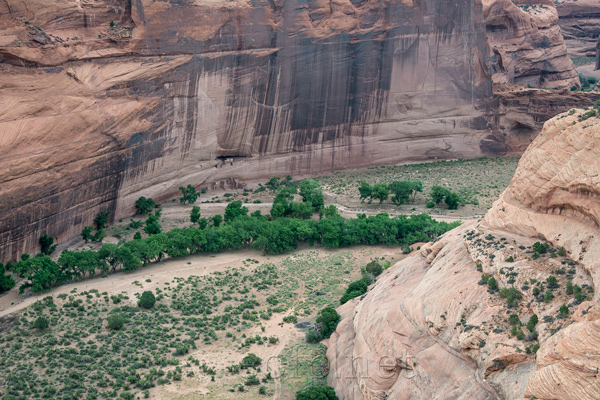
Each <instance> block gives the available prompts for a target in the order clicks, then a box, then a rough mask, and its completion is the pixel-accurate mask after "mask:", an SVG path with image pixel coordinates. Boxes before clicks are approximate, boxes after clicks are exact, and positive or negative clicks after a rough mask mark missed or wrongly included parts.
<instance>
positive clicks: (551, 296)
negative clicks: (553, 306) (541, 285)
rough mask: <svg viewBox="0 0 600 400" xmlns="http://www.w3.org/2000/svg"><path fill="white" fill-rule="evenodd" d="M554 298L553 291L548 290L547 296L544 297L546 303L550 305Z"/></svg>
mask: <svg viewBox="0 0 600 400" xmlns="http://www.w3.org/2000/svg"><path fill="white" fill-rule="evenodd" d="M553 298H554V295H553V294H552V292H551V291H549V290H548V291H547V292H546V294H545V295H544V303H550V302H551V301H552V299H553Z"/></svg>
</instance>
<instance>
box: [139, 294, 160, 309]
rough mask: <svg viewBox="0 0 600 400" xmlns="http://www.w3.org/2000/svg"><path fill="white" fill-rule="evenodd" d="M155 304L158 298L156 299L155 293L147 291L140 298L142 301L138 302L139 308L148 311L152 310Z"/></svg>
mask: <svg viewBox="0 0 600 400" xmlns="http://www.w3.org/2000/svg"><path fill="white" fill-rule="evenodd" d="M155 303H156V297H154V293H152V292H151V291H149V290H146V291H145V292H144V293H142V296H141V297H140V300H139V301H138V306H139V307H143V308H146V309H150V308H152V307H154V304H155Z"/></svg>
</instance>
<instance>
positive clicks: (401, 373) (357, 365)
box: [327, 110, 600, 400]
mask: <svg viewBox="0 0 600 400" xmlns="http://www.w3.org/2000/svg"><path fill="white" fill-rule="evenodd" d="M585 112H588V110H577V112H575V113H567V114H562V115H560V116H558V117H556V118H554V119H552V120H550V121H548V122H547V123H546V125H545V127H544V130H543V131H542V133H541V134H540V135H539V136H538V137H537V138H536V139H535V140H534V142H533V143H532V144H531V146H530V147H529V149H528V150H527V151H526V152H525V154H524V155H523V157H522V158H521V160H520V162H519V166H518V168H517V171H516V172H515V176H514V178H513V180H512V182H511V184H510V186H509V187H508V188H507V189H506V191H505V192H504V193H503V194H502V196H501V198H500V199H499V200H498V201H497V202H496V203H495V204H494V206H493V207H492V209H491V210H490V211H489V212H488V213H487V215H486V217H485V218H484V219H483V220H482V221H480V222H477V221H473V222H470V223H467V224H464V225H462V226H461V227H459V228H457V229H454V230H452V231H450V232H448V233H447V234H445V235H444V236H442V237H441V238H440V239H439V240H438V241H436V242H434V243H430V244H427V245H426V246H424V247H423V248H421V249H420V250H418V251H415V253H414V254H412V255H410V256H408V257H407V258H406V259H404V260H402V261H400V262H399V263H397V264H396V265H395V266H393V267H391V268H389V269H388V270H387V271H385V272H384V273H383V274H382V275H381V277H380V278H378V280H377V282H376V283H375V284H374V285H372V286H371V287H370V288H369V291H368V292H367V294H365V295H364V296H362V297H360V298H356V299H354V300H351V301H350V302H348V303H346V304H345V305H343V306H342V307H341V308H340V309H339V310H338V311H339V312H340V314H341V316H342V319H341V321H340V323H339V325H338V327H337V329H336V332H335V333H334V334H333V335H332V336H331V339H329V343H328V350H327V358H328V360H329V363H330V373H329V376H328V382H329V384H330V385H332V386H333V387H334V388H335V389H336V392H337V394H338V396H339V398H340V399H342V400H345V399H348V400H349V399H354V400H358V399H369V400H371V399H385V398H390V399H392V398H393V399H529V398H536V399H543V400H551V399H564V400H571V399H573V400H576V399H592V398H595V397H597V394H598V393H599V391H600V386H599V385H600V381H599V380H598V378H597V374H598V368H599V367H600V305H599V304H598V297H599V295H598V293H599V290H600V263H599V262H598V259H599V256H600V240H599V239H598V229H599V226H600V225H599V221H600V206H599V205H600V202H598V196H600V180H599V178H598V177H599V176H600V173H599V172H600V171H599V166H598V163H597V162H596V160H597V158H598V157H600V119H599V118H596V117H592V118H589V119H585V116H584V114H585ZM536 241H541V242H547V243H548V244H549V247H550V251H549V253H554V256H549V255H548V253H542V254H539V253H537V251H534V250H533V249H532V247H533V248H535V246H532V245H533V244H534V242H536ZM560 248H562V250H559V251H558V250H557V249H560ZM563 251H564V253H563ZM557 254H558V255H557ZM484 274H485V275H484ZM486 276H487V277H488V278H494V279H495V280H496V282H497V286H498V287H499V288H500V289H503V288H506V289H508V288H511V290H513V291H516V292H517V293H519V299H518V300H517V302H516V303H513V304H509V302H508V301H507V298H506V296H504V297H503V296H502V295H501V294H502V292H501V291H498V290H497V289H496V288H494V287H493V286H492V285H491V284H489V285H488V283H487V282H486V281H484V280H483V279H484V278H485V277H486ZM550 276H554V277H555V278H557V283H556V284H551V283H550V281H549V280H547V278H549V277H550ZM488 278H485V279H488ZM568 282H571V283H572V284H573V285H576V286H577V287H579V288H581V293H582V295H581V298H577V297H574V295H573V291H572V292H571V293H569V291H568V290H565V289H566V287H567V283H568ZM536 290H537V291H536ZM547 292H550V293H552V296H550V297H548V295H547V294H546V293H547ZM563 306H564V307H565V308H566V312H565V310H564V309H563V311H562V312H560V311H559V310H560V309H561V307H563ZM511 314H514V315H515V317H516V318H517V322H516V323H515V322H510V320H509V315H511ZM534 314H535V315H536V317H537V319H538V321H539V322H538V323H537V324H534V325H533V326H534V327H533V328H531V329H530V328H526V327H525V325H526V324H527V323H528V322H529V320H530V318H532V316H533V315H534ZM521 324H522V325H521ZM513 326H516V328H513ZM519 329H520V330H522V331H524V332H522V333H521V334H522V337H519V334H516V335H515V333H512V331H513V330H516V332H518V330H519ZM534 332H535V333H534ZM537 348H539V350H537ZM536 351H537V356H534V354H536Z"/></svg>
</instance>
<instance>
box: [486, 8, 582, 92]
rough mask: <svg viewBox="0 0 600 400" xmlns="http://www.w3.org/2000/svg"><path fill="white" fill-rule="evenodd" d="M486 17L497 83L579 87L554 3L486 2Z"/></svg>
mask: <svg viewBox="0 0 600 400" xmlns="http://www.w3.org/2000/svg"><path fill="white" fill-rule="evenodd" d="M484 16H485V24H486V32H487V36H488V40H489V43H490V47H491V50H492V53H493V56H492V60H493V68H494V75H493V80H494V82H495V83H516V84H520V85H523V86H530V87H542V88H571V87H572V86H578V85H579V78H578V77H577V73H576V71H575V69H574V66H573V63H572V62H571V60H570V58H569V57H568V56H567V48H566V46H565V43H564V41H563V36H562V34H561V30H560V27H559V25H558V13H557V11H556V8H555V7H554V4H553V2H552V1H551V0H535V1H531V0H528V1H519V0H512V1H511V0H485V1H484Z"/></svg>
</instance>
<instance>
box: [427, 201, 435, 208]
mask: <svg viewBox="0 0 600 400" xmlns="http://www.w3.org/2000/svg"><path fill="white" fill-rule="evenodd" d="M425 207H427V208H433V207H435V203H434V202H433V201H428V202H427V203H425Z"/></svg>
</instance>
